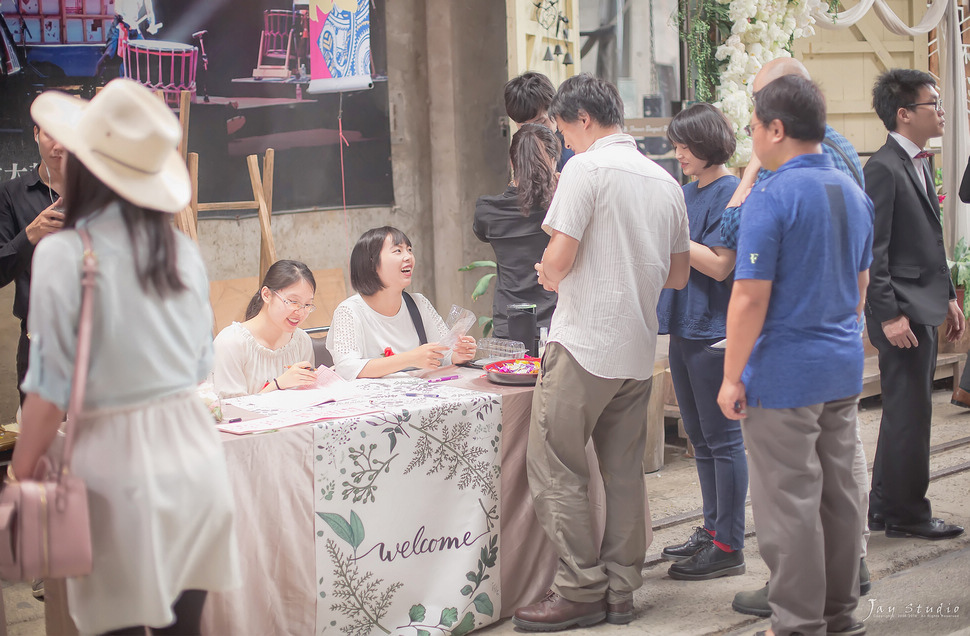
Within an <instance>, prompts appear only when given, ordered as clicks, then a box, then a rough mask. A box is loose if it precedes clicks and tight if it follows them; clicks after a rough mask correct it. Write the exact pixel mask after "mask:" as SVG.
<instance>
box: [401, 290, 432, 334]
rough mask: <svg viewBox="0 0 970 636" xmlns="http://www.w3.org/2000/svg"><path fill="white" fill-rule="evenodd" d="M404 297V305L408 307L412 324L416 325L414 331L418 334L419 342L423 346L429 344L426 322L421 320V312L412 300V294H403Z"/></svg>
mask: <svg viewBox="0 0 970 636" xmlns="http://www.w3.org/2000/svg"><path fill="white" fill-rule="evenodd" d="M401 293H402V294H403V295H404V304H405V305H407V306H408V313H409V314H411V322H413V323H414V330H415V331H417V332H418V340H420V341H421V344H428V334H426V333H425V332H424V321H423V320H421V312H420V311H418V306H417V305H416V304H415V303H414V299H413V298H411V294H409V293H407V292H401Z"/></svg>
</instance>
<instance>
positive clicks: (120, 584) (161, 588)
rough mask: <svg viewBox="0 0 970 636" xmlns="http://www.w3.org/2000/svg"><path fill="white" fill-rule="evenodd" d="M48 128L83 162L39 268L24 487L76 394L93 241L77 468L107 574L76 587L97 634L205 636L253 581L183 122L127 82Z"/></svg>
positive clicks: (41, 115) (46, 115)
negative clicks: (238, 513)
mask: <svg viewBox="0 0 970 636" xmlns="http://www.w3.org/2000/svg"><path fill="white" fill-rule="evenodd" d="M31 114H32V115H33V117H34V120H35V121H36V122H37V123H38V124H39V125H41V126H42V127H43V128H44V129H45V130H47V131H48V132H49V133H50V134H51V135H52V136H53V137H54V138H55V139H57V140H58V141H59V142H60V143H61V144H62V145H63V146H64V148H66V149H67V151H68V152H69V154H68V156H67V160H66V166H65V172H66V175H65V181H66V187H65V192H64V201H65V203H66V210H65V220H64V228H65V229H64V230H63V231H61V232H59V233H57V234H54V235H51V236H49V237H47V238H45V239H44V240H43V241H41V242H40V243H39V244H38V246H37V249H36V252H35V254H34V260H33V286H32V287H31V295H30V307H31V311H30V315H29V318H28V320H29V324H28V327H29V329H30V333H31V342H30V363H29V368H28V371H27V378H26V379H25V380H24V384H23V390H24V392H25V393H26V394H27V397H26V400H25V402H24V407H23V431H22V433H21V436H20V439H19V441H18V443H17V448H16V451H15V454H14V458H13V464H12V469H13V474H12V476H13V477H14V478H15V476H16V475H30V474H32V473H33V471H34V470H35V468H36V465H37V462H38V460H39V458H40V457H41V455H42V454H43V453H44V452H45V451H47V449H48V447H49V446H50V444H51V442H52V441H53V440H54V438H55V435H56V433H57V429H58V426H59V425H60V423H61V421H62V420H63V417H64V412H65V410H66V408H67V403H68V398H69V395H70V391H71V378H72V371H73V368H74V356H75V351H76V347H77V325H78V319H79V306H80V299H81V284H80V280H81V260H82V243H81V239H80V236H79V234H78V232H77V231H76V229H75V228H85V229H86V230H87V231H88V233H89V234H90V236H91V239H92V243H93V248H94V252H95V254H96V256H97V263H98V265H97V267H98V272H97V278H96V282H95V287H94V323H93V324H94V326H93V329H92V336H91V360H90V370H89V375H88V381H87V393H86V396H85V404H84V409H83V415H82V417H81V420H80V422H79V427H78V430H77V438H76V445H75V448H74V455H73V460H72V468H73V470H74V472H75V473H76V474H78V475H79V476H81V477H82V478H83V479H84V481H85V482H86V484H87V488H88V501H89V506H90V518H91V537H92V551H93V556H94V568H93V572H92V573H91V574H90V575H88V576H85V577H81V578H78V579H72V580H69V581H68V585H67V595H68V607H69V610H70V613H71V616H72V618H73V619H74V621H75V623H76V624H77V627H78V629H79V630H80V631H81V632H82V633H95V634H100V633H112V634H114V633H118V634H128V633H131V634H135V633H137V634H144V633H145V632H144V626H147V627H150V628H163V627H166V626H170V625H171V627H169V628H168V630H167V631H166V632H165V633H178V634H198V633H199V621H200V615H201V611H202V605H203V603H204V601H205V595H206V590H224V589H227V588H230V587H233V586H235V585H236V584H237V582H238V580H239V566H238V563H237V555H236V544H235V538H234V535H233V530H232V516H233V511H232V493H231V490H230V485H229V478H228V475H227V472H226V464H225V458H224V456H223V452H222V446H221V444H220V441H219V438H218V435H217V434H216V431H215V428H214V426H213V422H212V417H211V415H209V412H208V411H207V410H206V407H205V406H204V405H203V404H202V402H201V401H200V400H199V398H198V397H197V396H196V393H195V390H194V389H195V386H196V385H197V384H198V382H199V381H201V380H202V379H204V378H205V377H206V376H207V374H208V373H209V369H210V366H211V361H212V335H211V334H212V322H211V315H212V312H211V310H210V308H209V303H208V283H207V279H206V273H205V267H204V265H203V263H202V259H201V257H200V255H199V252H198V250H197V248H196V247H195V245H194V244H193V243H192V241H191V240H189V239H188V238H186V237H185V236H183V235H182V234H181V233H178V232H175V231H174V230H173V229H172V224H171V221H170V217H169V216H168V215H167V214H166V213H173V212H177V211H178V210H180V209H181V208H183V207H184V206H185V205H186V204H188V202H189V196H190V182H189V177H188V172H187V171H186V168H185V164H184V163H182V161H181V158H180V157H179V155H178V153H177V151H176V146H177V144H178V141H179V138H180V135H181V133H180V128H179V124H178V121H177V120H176V119H175V117H174V116H173V115H172V113H171V111H169V110H168V108H166V107H165V106H164V104H162V102H161V101H160V100H158V99H157V98H156V97H155V96H153V95H152V94H151V92H150V91H148V90H147V89H146V88H144V87H142V86H140V85H139V84H137V83H135V82H133V81H131V80H124V79H119V80H115V81H113V82H110V83H109V84H108V85H107V86H106V87H105V88H104V90H103V91H102V92H101V93H100V94H98V95H97V96H96V97H95V98H94V99H93V100H91V101H90V102H86V101H83V100H79V99H75V98H73V97H69V96H67V95H64V94H61V93H56V92H48V93H44V94H42V95H40V96H39V97H38V98H37V99H36V100H35V101H34V104H33V106H32V107H31Z"/></svg>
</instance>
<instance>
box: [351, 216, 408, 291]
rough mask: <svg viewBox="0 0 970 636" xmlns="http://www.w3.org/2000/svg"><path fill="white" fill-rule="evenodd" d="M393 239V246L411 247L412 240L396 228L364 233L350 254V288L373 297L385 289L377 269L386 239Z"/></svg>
mask: <svg viewBox="0 0 970 636" xmlns="http://www.w3.org/2000/svg"><path fill="white" fill-rule="evenodd" d="M388 236H390V237H391V244H392V245H407V246H408V247H411V239H409V238H408V237H407V235H406V234H405V233H404V232H402V231H401V230H399V229H397V228H396V227H390V226H388V225H385V226H384V227H375V228H373V229H371V230H367V231H366V232H364V233H363V234H362V235H361V237H360V238H359V239H357V244H356V245H354V249H353V251H352V252H351V253H350V286H351V287H353V288H354V290H356V291H357V293H358V294H360V295H361V296H373V295H374V294H376V293H377V292H379V291H381V290H382V289H384V283H383V281H381V275H380V274H379V273H378V272H377V268H378V267H380V264H381V250H382V249H383V248H384V239H386V238H387V237H388Z"/></svg>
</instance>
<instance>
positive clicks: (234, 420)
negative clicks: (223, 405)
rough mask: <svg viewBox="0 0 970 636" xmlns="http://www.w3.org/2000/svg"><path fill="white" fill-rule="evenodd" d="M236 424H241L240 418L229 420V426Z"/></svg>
mask: <svg viewBox="0 0 970 636" xmlns="http://www.w3.org/2000/svg"><path fill="white" fill-rule="evenodd" d="M236 422H242V418H241V417H233V418H230V419H229V423H230V424H235V423H236Z"/></svg>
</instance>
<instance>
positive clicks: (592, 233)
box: [542, 134, 690, 380]
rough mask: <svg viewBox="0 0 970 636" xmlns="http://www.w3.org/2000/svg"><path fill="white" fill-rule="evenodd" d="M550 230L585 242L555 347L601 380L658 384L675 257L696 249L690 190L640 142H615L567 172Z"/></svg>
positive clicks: (566, 289) (573, 162)
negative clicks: (666, 293) (665, 295)
mask: <svg viewBox="0 0 970 636" xmlns="http://www.w3.org/2000/svg"><path fill="white" fill-rule="evenodd" d="M542 227H543V229H544V230H545V231H546V232H549V233H550V234H552V232H553V231H554V230H555V231H559V232H562V233H563V234H566V235H568V236H570V237H572V238H574V239H576V240H578V241H579V249H578V251H577V253H576V260H575V261H574V262H573V266H572V269H571V270H570V271H569V273H568V274H567V275H566V277H565V278H563V280H562V281H561V282H560V284H559V303H558V305H557V306H556V312H555V313H554V314H553V317H552V327H551V328H550V333H549V341H550V342H558V343H559V344H561V345H562V346H564V347H565V348H566V349H567V350H568V351H569V353H571V354H572V356H573V357H574V358H575V359H576V361H577V362H578V363H579V364H580V365H581V366H582V367H583V368H584V369H586V370H587V371H589V372H590V373H592V374H593V375H596V376H599V377H603V378H632V379H637V380H645V379H647V378H649V377H651V376H652V375H653V363H654V354H655V352H656V347H657V329H658V325H657V300H658V298H659V296H660V290H661V289H663V286H664V283H665V282H666V280H667V274H668V273H669V271H670V255H671V254H676V253H680V252H687V251H689V250H690V233H689V230H688V225H687V207H686V205H685V204H684V194H683V191H682V190H681V187H680V184H678V183H677V182H676V181H675V180H674V178H673V177H671V176H670V174H668V173H667V171H665V170H664V169H663V168H661V167H660V166H659V165H657V164H656V163H654V162H653V161H651V160H649V159H647V158H646V157H644V156H643V155H642V154H641V153H640V151H639V150H637V146H636V142H635V141H634V140H633V137H631V136H630V135H626V134H615V135H609V136H607V137H603V138H601V139H598V140H597V141H596V142H595V143H594V144H593V145H592V146H590V147H589V149H588V150H586V152H583V153H579V154H577V155H576V156H574V157H573V158H572V159H570V160H569V162H568V163H567V164H566V167H565V168H564V169H563V172H562V175H561V177H560V179H559V186H558V187H557V189H556V194H555V197H554V198H553V200H552V204H551V205H550V207H549V212H548V214H547V215H546V218H545V221H544V222H543V226H542Z"/></svg>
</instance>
